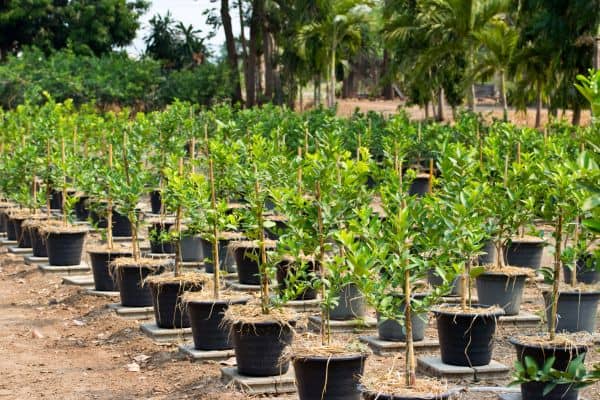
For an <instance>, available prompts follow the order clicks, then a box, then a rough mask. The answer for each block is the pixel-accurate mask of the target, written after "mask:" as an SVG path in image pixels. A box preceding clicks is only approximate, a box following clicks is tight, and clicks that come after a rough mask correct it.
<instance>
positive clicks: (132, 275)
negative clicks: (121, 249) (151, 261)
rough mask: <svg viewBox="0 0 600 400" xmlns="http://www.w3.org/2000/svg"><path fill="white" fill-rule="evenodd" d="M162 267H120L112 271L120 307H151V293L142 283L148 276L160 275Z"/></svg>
mask: <svg viewBox="0 0 600 400" xmlns="http://www.w3.org/2000/svg"><path fill="white" fill-rule="evenodd" d="M163 268H164V266H162V267H158V268H156V267H150V266H146V265H122V266H119V268H117V269H116V270H113V276H115V277H116V281H117V286H118V288H119V294H120V295H121V305H122V306H124V307H150V306H152V293H151V292H150V288H149V287H148V286H147V285H146V286H144V285H143V284H142V283H143V281H144V279H146V277H147V276H148V275H154V274H160V273H161V272H162V270H163Z"/></svg>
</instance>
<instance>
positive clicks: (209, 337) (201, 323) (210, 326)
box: [187, 298, 248, 350]
mask: <svg viewBox="0 0 600 400" xmlns="http://www.w3.org/2000/svg"><path fill="white" fill-rule="evenodd" d="M247 301H248V298H240V299H231V300H194V301H190V302H188V303H187V311H188V314H189V319H190V324H191V327H192V336H193V338H194V348H195V349H197V350H227V349H232V348H233V343H232V341H231V337H230V335H229V328H228V327H227V326H223V315H224V314H225V311H227V309H228V308H229V306H230V305H232V304H246V302H247Z"/></svg>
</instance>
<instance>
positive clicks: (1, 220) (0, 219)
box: [0, 209, 8, 233]
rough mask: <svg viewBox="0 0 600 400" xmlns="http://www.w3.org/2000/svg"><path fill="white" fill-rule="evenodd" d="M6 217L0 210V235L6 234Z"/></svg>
mask: <svg viewBox="0 0 600 400" xmlns="http://www.w3.org/2000/svg"><path fill="white" fill-rule="evenodd" d="M7 219H8V216H7V215H6V212H5V211H4V210H3V209H0V233H6V223H7Z"/></svg>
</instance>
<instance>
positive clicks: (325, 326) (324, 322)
mask: <svg viewBox="0 0 600 400" xmlns="http://www.w3.org/2000/svg"><path fill="white" fill-rule="evenodd" d="M315 192H316V193H315V195H316V201H317V223H318V230H319V231H318V235H319V273H320V275H321V301H325V283H324V281H325V236H324V234H323V210H321V183H320V182H319V181H317V183H316V190H315ZM330 340H331V332H330V326H329V305H328V304H327V302H326V303H325V304H324V305H322V306H321V344H322V345H323V346H325V345H328V344H329V343H330Z"/></svg>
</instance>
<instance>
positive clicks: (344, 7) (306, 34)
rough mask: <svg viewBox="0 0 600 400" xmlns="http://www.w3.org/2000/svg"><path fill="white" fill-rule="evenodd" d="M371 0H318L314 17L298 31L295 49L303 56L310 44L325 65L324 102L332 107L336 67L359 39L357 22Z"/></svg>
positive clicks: (365, 14)
mask: <svg viewBox="0 0 600 400" xmlns="http://www.w3.org/2000/svg"><path fill="white" fill-rule="evenodd" d="M372 5H373V2H372V1H371V0H324V1H321V2H319V4H318V8H319V13H318V14H317V15H318V17H317V20H316V21H313V22H310V23H308V24H306V25H304V26H302V27H301V28H300V30H299V32H298V42H299V49H298V50H299V52H300V55H301V56H303V57H305V55H306V50H307V47H313V50H316V54H317V55H318V56H320V57H321V60H322V61H323V62H324V63H325V65H326V75H327V88H328V93H327V105H328V107H333V106H335V82H336V74H335V71H336V66H337V63H338V62H343V61H345V60H346V59H347V57H349V56H350V55H352V54H353V53H354V52H356V49H357V48H358V46H359V45H360V42H361V30H360V26H361V24H364V23H366V22H367V20H368V17H369V11H370V10H371V6H372Z"/></svg>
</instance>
